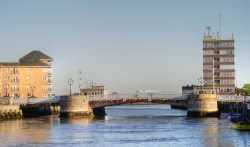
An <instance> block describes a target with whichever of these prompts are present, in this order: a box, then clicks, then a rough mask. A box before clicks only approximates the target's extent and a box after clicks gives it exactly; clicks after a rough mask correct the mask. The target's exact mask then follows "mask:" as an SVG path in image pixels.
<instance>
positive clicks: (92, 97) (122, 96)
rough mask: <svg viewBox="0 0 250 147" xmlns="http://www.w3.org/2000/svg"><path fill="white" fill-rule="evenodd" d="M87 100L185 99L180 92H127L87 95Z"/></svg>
mask: <svg viewBox="0 0 250 147" xmlns="http://www.w3.org/2000/svg"><path fill="white" fill-rule="evenodd" d="M87 97H88V100H89V101H97V100H110V99H114V100H118V99H135V98H147V99H173V100H174V99H187V96H186V95H180V94H150V93H128V94H104V95H88V96H87Z"/></svg>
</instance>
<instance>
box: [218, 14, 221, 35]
mask: <svg viewBox="0 0 250 147" xmlns="http://www.w3.org/2000/svg"><path fill="white" fill-rule="evenodd" d="M220 38H221V13H220V14H219V33H218V39H220Z"/></svg>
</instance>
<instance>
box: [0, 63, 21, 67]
mask: <svg viewBox="0 0 250 147" xmlns="http://www.w3.org/2000/svg"><path fill="white" fill-rule="evenodd" d="M18 65H19V63H18V62H0V66H18Z"/></svg>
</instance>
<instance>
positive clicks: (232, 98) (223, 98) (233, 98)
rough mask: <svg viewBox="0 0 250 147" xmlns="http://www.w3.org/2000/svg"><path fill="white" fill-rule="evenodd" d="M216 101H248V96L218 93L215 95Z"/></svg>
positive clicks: (249, 100)
mask: <svg viewBox="0 0 250 147" xmlns="http://www.w3.org/2000/svg"><path fill="white" fill-rule="evenodd" d="M217 100H218V101H231V102H237V101H239V102H242V101H244V100H245V101H247V102H250V96H235V95H218V96H217Z"/></svg>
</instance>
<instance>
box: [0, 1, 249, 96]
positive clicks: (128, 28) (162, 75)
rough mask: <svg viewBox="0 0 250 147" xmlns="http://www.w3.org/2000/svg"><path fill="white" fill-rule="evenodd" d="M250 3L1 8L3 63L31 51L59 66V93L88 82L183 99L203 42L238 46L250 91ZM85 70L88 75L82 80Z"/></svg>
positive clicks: (20, 4)
mask: <svg viewBox="0 0 250 147" xmlns="http://www.w3.org/2000/svg"><path fill="white" fill-rule="evenodd" d="M249 6H250V1H248V0H239V1H235V0H210V1H200V0H188V1H185V0H119V1H118V0H105V1H103V0H53V1H51V0H40V1H39V0H36V1H34V0H22V1H19V0H12V1H7V0H0V51H1V53H0V60H1V62H15V61H18V59H19V58H20V57H22V56H24V55H26V54H27V53H29V52H30V51H32V50H40V51H42V52H44V53H45V54H47V55H49V56H51V57H52V58H53V59H54V60H53V66H52V69H53V72H52V83H53V93H55V94H57V95H60V94H68V93H69V85H68V80H69V79H70V78H72V79H74V84H73V92H77V91H78V87H79V83H80V82H79V81H80V80H79V77H82V83H83V87H84V88H85V87H86V86H87V85H89V83H90V82H94V83H95V84H96V85H105V86H106V88H107V90H108V92H110V93H111V92H118V93H130V92H135V91H136V90H141V89H146V90H158V91H160V92H161V93H168V94H178V93H181V86H183V85H186V84H198V78H199V77H201V76H202V62H203V59H202V46H203V45H202V40H203V36H204V33H205V32H206V26H211V28H212V30H211V32H212V35H215V34H216V32H217V31H218V30H219V14H222V19H221V28H222V29H221V30H222V38H224V39H228V38H231V36H232V33H233V34H234V38H235V50H236V51H235V54H236V55H235V56H236V57H235V58H236V59H235V60H236V76H237V86H238V87H242V86H243V84H245V83H250V76H249V75H250V74H249V73H250V67H249V63H250V58H249V55H250V48H249V46H250V27H249V26H250V19H249V14H250V9H249ZM79 70H81V71H82V74H79Z"/></svg>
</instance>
